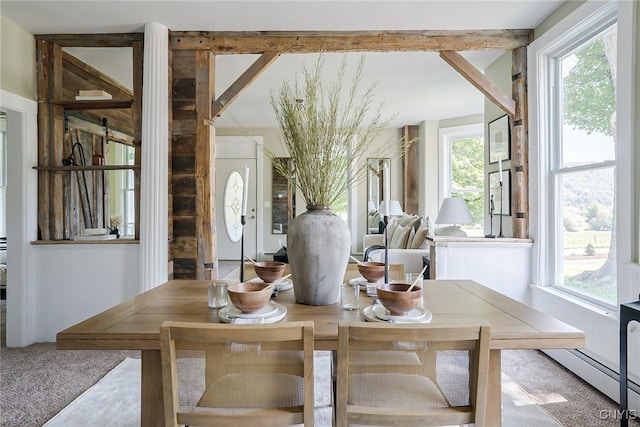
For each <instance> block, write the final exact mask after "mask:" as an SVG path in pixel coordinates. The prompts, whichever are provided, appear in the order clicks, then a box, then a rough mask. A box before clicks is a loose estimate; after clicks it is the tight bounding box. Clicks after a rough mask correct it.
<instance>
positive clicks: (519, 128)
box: [511, 47, 529, 239]
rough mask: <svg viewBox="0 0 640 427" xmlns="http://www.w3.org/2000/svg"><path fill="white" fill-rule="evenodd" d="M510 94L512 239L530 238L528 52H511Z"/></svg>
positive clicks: (516, 50) (520, 50) (522, 49)
mask: <svg viewBox="0 0 640 427" xmlns="http://www.w3.org/2000/svg"><path fill="white" fill-rule="evenodd" d="M511 63H512V65H511V91H512V93H513V99H514V101H515V105H516V108H515V116H514V118H513V122H512V123H513V125H512V128H511V153H512V155H511V176H512V177H513V181H512V185H511V200H512V207H513V209H512V211H513V212H514V214H513V237H516V238H521V239H526V238H528V237H529V149H528V146H529V141H528V134H529V121H528V110H527V49H526V48H524V47H522V48H518V49H514V50H513V53H512V60H511Z"/></svg>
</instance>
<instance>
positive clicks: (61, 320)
mask: <svg viewBox="0 0 640 427" xmlns="http://www.w3.org/2000/svg"><path fill="white" fill-rule="evenodd" d="M33 252H34V254H35V259H34V260H33V261H29V263H30V264H31V265H33V266H34V267H35V277H34V285H35V287H34V289H35V294H36V298H35V306H34V307H30V310H29V311H30V313H32V314H33V315H34V318H35V330H36V334H35V337H34V341H36V342H43V341H44V342H48V341H55V339H56V333H58V332H60V331H62V330H63V329H66V328H68V327H69V326H72V325H74V324H76V323H78V322H81V321H83V320H85V319H87V318H89V317H91V316H93V315H95V314H97V313H100V312H101V311H104V310H106V309H108V308H109V307H112V306H114V305H117V304H119V303H121V302H123V301H126V300H128V299H130V298H133V297H134V296H135V295H137V294H138V292H139V288H140V275H139V272H138V270H139V269H138V266H139V262H140V257H139V245H138V244H135V243H125V244H111V243H109V244H62V245H37V246H35V247H34V248H33Z"/></svg>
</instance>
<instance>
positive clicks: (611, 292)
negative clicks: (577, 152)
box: [556, 167, 616, 304]
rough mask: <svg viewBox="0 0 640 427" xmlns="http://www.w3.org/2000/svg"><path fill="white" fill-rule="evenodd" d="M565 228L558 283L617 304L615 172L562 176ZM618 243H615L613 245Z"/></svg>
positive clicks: (557, 277) (608, 169)
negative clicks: (614, 226)
mask: <svg viewBox="0 0 640 427" xmlns="http://www.w3.org/2000/svg"><path fill="white" fill-rule="evenodd" d="M558 187H559V190H560V197H561V201H562V210H561V211H560V212H559V214H560V218H559V220H561V221H562V224H563V227H561V228H560V227H559V228H560V230H561V234H562V235H561V236H560V237H561V239H559V242H560V245H561V248H560V252H559V256H558V257H557V259H558V268H557V273H556V281H557V283H558V284H564V286H565V287H567V288H568V289H570V290H573V291H576V292H579V293H582V294H585V295H587V296H589V297H592V298H595V299H598V300H601V301H604V302H607V303H611V304H616V259H615V257H616V256H615V249H613V250H612V248H614V246H612V245H615V238H614V237H613V236H614V229H613V218H614V209H613V206H614V201H615V200H614V194H615V193H614V191H615V169H614V168H613V167H608V168H600V169H595V170H590V171H580V172H573V173H567V174H563V175H561V176H560V179H559V185H558ZM612 240H614V242H612Z"/></svg>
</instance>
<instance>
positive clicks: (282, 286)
mask: <svg viewBox="0 0 640 427" xmlns="http://www.w3.org/2000/svg"><path fill="white" fill-rule="evenodd" d="M249 281H250V282H262V279H261V278H259V277H254V278H253V279H251V280H249ZM276 288H277V289H278V292H280V291H288V290H289V289H291V288H293V282H292V281H291V279H284V280H283V281H282V282H279V283H276Z"/></svg>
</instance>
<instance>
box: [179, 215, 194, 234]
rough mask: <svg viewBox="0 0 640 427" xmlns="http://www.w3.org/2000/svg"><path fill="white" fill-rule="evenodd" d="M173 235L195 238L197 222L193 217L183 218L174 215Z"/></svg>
mask: <svg viewBox="0 0 640 427" xmlns="http://www.w3.org/2000/svg"><path fill="white" fill-rule="evenodd" d="M173 235H174V236H195V235H196V220H195V218H194V217H193V216H181V215H177V214H176V213H175V212H174V213H173Z"/></svg>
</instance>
